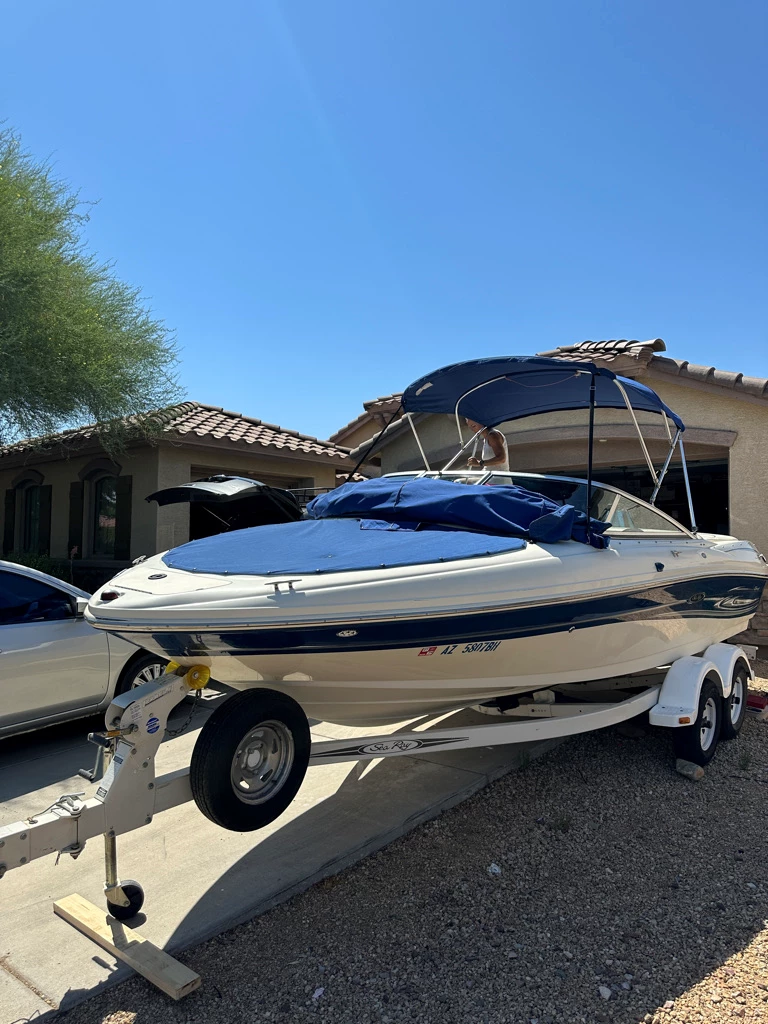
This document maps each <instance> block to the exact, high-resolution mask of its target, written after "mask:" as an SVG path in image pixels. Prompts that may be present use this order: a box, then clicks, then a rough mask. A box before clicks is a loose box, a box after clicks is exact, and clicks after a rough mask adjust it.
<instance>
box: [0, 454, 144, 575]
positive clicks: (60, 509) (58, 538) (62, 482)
mask: <svg viewBox="0 0 768 1024" xmlns="http://www.w3.org/2000/svg"><path fill="white" fill-rule="evenodd" d="M98 457H99V456H98V454H94V453H91V454H89V455H82V456H74V457H72V458H68V459H58V460H56V461H51V462H32V461H30V463H29V466H28V468H29V469H30V470H34V471H36V472H38V473H41V474H42V476H43V480H42V483H43V484H44V485H50V486H51V488H52V490H51V548H50V554H51V557H52V558H68V557H69V551H68V544H69V485H70V484H71V483H72V482H73V481H76V480H79V474H80V472H81V470H83V469H85V467H86V466H87V465H88V464H89V463H91V462H93V460H94V458H98ZM102 457H103V453H102ZM117 463H118V465H119V466H120V467H121V470H120V475H121V476H131V477H132V478H133V481H132V490H131V558H135V557H137V556H138V555H139V554H146V553H147V552H148V550H149V549H152V550H154V537H155V518H156V513H155V508H156V506H155V505H154V504H152V505H149V504H148V503H147V502H146V501H144V497H145V495H147V494H150V493H151V492H152V491H153V490H156V487H157V484H156V480H157V451H156V449H153V448H138V449H135V450H134V451H128V452H123V453H122V454H121V455H119V456H118V457H117ZM24 472H25V467H24V466H18V465H17V466H13V467H10V468H8V469H2V468H0V493H2V494H5V491H6V490H7V489H8V488H10V487H12V486H13V482H14V481H15V480H16V479H17V478H18V477H19V476H20V475H21V474H23V473H24ZM3 517H4V508H3V507H2V506H0V519H2V518H3ZM84 520H85V523H86V526H85V530H86V531H87V530H88V528H89V527H88V525H87V524H88V522H89V517H88V511H87V510H86V512H85V517H84ZM3 525H4V524H3V523H0V533H1V532H2V526H3Z"/></svg>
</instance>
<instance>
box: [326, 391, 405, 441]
mask: <svg viewBox="0 0 768 1024" xmlns="http://www.w3.org/2000/svg"><path fill="white" fill-rule="evenodd" d="M402 397H403V393H402V391H396V392H395V393H394V394H392V395H381V396H380V397H379V398H372V399H371V400H370V401H369V402H363V409H364V412H361V413H360V415H359V416H356V417H355V418H354V419H353V420H350V421H349V423H345V424H344V426H343V427H339V429H338V430H335V431H334V432H333V433H332V434H331V441H336V442H341V441H343V440H344V438H345V437H347V436H348V435H349V434H351V433H352V431H353V430H354V429H355V428H356V427H360V426H362V425H363V424H364V423H370V422H371V420H375V417H376V416H377V415H378V416H379V417H381V416H385V417H387V418H388V417H389V416H391V415H392V413H394V412H397V410H398V409H399V407H400V402H401V400H402ZM381 422H382V424H383V421H381Z"/></svg>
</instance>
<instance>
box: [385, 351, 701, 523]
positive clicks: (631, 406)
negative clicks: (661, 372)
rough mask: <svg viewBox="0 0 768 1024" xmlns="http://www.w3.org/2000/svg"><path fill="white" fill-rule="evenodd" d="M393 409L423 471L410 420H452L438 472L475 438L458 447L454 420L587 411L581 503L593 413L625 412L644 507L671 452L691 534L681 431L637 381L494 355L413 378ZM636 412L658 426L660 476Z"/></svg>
mask: <svg viewBox="0 0 768 1024" xmlns="http://www.w3.org/2000/svg"><path fill="white" fill-rule="evenodd" d="M401 408H402V410H403V411H404V412H405V414H406V418H407V419H408V420H409V422H410V426H411V429H412V430H413V432H414V434H415V436H416V441H417V444H418V447H419V451H420V452H421V455H422V458H423V459H424V464H425V466H426V468H427V469H428V470H429V469H430V468H431V467H430V465H429V461H428V459H427V457H426V454H425V452H424V449H423V447H422V445H421V442H420V439H419V437H418V433H417V431H416V427H415V424H414V419H413V418H414V416H415V415H416V414H424V413H427V414H435V413H444V414H448V415H452V416H454V417H455V419H456V426H457V429H458V433H459V443H460V448H459V451H458V452H457V453H456V455H455V456H454V457H453V458H452V459H451V460H450V461H449V462H448V463H447V464H446V465H445V466H444V467H443V469H444V470H446V469H449V468H450V467H451V466H453V465H454V464H455V463H456V462H457V461H458V460H459V459H460V458H461V456H462V454H463V453H464V452H465V451H466V450H467V448H469V446H470V445H471V444H472V443H473V442H476V440H477V439H478V437H479V432H478V433H476V434H474V435H473V436H472V437H471V438H470V439H469V440H468V441H467V442H465V441H464V438H463V434H462V430H461V418H462V417H465V418H467V419H471V420H474V421H475V422H476V423H482V424H483V426H484V427H495V426H497V425H498V424H499V423H504V422H505V421H507V420H516V419H522V418H524V417H526V416H535V415H540V414H542V413H546V412H559V411H564V410H574V409H587V410H588V411H589V455H588V474H587V489H588V497H589V498H591V490H592V464H593V447H594V429H595V409H600V408H602V409H623V408H625V409H627V411H628V412H629V414H630V416H631V417H632V422H633V424H634V426H635V429H636V431H637V436H638V438H639V441H640V445H641V448H642V451H643V456H644V458H645V461H646V463H647V465H648V469H649V472H650V474H651V478H652V480H653V483H654V492H653V496H652V498H651V504H653V503H654V502H655V500H656V498H657V496H658V493H659V489H660V487H661V484H662V481H663V479H664V476H665V474H666V472H667V470H668V468H669V464H670V462H671V460H672V455H673V453H674V450H675V448H676V447H677V446H679V448H680V455H681V457H682V461H683V475H684V478H685V487H686V494H687V497H688V507H689V511H690V516H691V527H692V530H693V532H694V533H695V532H696V520H695V517H694V512H693V504H692V501H691V490H690V484H689V481H688V469H687V466H686V463H685V451H684V448H683V437H682V435H683V431H684V430H685V424H684V423H683V421H682V420H681V419H680V417H679V416H678V415H677V413H675V412H673V411H672V409H670V408H669V406H667V405H666V404H665V403H664V402H663V401H662V400H661V398H659V396H658V395H657V394H656V392H655V391H653V390H651V388H649V387H646V386H645V385H644V384H640V383H639V382H638V381H635V380H630V379H629V378H625V377H619V376H617V375H616V374H615V373H612V372H611V370H608V369H606V368H605V367H599V366H596V365H595V364H594V363H591V362H587V361H585V362H571V361H569V360H564V359H551V358H548V357H546V356H500V357H497V358H492V359H473V360H469V361H467V362H463V363H452V364H451V365H450V366H444V367H443V368H442V369H439V370H435V371H434V373H430V374H428V375H426V376H425V377H420V378H419V380H417V381H414V383H413V384H411V385H410V386H409V387H408V388H406V390H405V392H404V393H403V398H402V405H401ZM638 410H639V411H642V412H653V413H658V414H659V415H660V416H661V417H662V420H663V422H664V426H665V429H666V434H667V439H668V441H669V451H668V453H667V456H666V459H665V461H664V465H663V467H662V469H661V472H660V473H657V472H656V468H655V467H654V465H653V461H652V459H651V456H650V453H649V451H648V447H647V445H646V443H645V439H644V437H643V434H642V431H641V429H640V425H639V423H638V421H637V416H636V411H638ZM399 411H400V409H398V410H397V412H399ZM395 415H397V413H395ZM392 419H394V416H393V417H392ZM392 419H391V420H390V423H391V422H392ZM670 423H672V424H674V427H675V433H674V435H673V434H672V430H671V429H670ZM388 426H389V423H388V424H387V427H388ZM387 427H385V428H384V430H383V431H382V433H381V434H380V435H379V436H378V437H377V438H376V440H375V441H374V443H373V445H372V446H371V448H370V449H368V451H367V452H366V454H365V457H367V456H368V455H369V454H370V452H371V450H372V449H373V447H375V445H376V443H377V442H378V440H379V439H380V438H381V437H382V436H383V434H384V433H385V431H386V429H387Z"/></svg>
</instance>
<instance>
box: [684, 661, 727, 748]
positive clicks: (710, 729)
mask: <svg viewBox="0 0 768 1024" xmlns="http://www.w3.org/2000/svg"><path fill="white" fill-rule="evenodd" d="M722 719H723V699H722V696H721V694H720V688H719V687H718V685H717V684H716V683H715V682H714V681H713V680H712V679H705V680H704V683H703V685H702V687H701V694H700V696H699V711H698V714H697V715H696V721H695V722H694V723H693V725H688V726H685V727H684V728H682V729H675V730H674V744H675V754H676V755H677V757H680V758H682V759H683V760H684V761H692V762H693V763H694V764H700V765H705V764H709V762H710V761H711V760H712V758H713V757H714V756H715V751H716V750H717V741H718V739H719V738H720V728H721V724H722Z"/></svg>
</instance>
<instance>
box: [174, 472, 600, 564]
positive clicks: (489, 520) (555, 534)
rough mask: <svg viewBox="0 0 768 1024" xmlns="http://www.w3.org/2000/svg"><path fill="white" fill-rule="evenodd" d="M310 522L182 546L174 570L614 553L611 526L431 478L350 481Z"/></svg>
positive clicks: (530, 499) (521, 495)
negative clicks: (577, 545)
mask: <svg viewBox="0 0 768 1024" xmlns="http://www.w3.org/2000/svg"><path fill="white" fill-rule="evenodd" d="M307 513H308V515H309V516H310V518H309V519H306V520H303V521H302V522H298V523H279V524H275V525H267V526H256V527H252V528H251V529H248V530H235V531H233V532H232V533H220V534H217V535H216V536H214V537H205V538H203V539H202V540H193V541H191V542H190V543H189V544H182V546H181V547H178V548H174V549H173V550H172V551H169V552H168V553H167V554H165V555H164V556H163V561H164V562H165V564H166V565H167V566H169V568H171V569H184V570H185V571H187V572H206V573H218V574H221V575H223V576H230V575H246V576H251V575H254V576H256V575H258V576H276V575H280V576H285V575H286V574H290V573H299V574H300V575H309V574H311V573H325V572H344V571H350V570H354V569H376V568H382V569H386V568H394V567H396V566H403V565H420V564H423V563H425V562H450V561H454V560H455V559H461V558H477V557H479V556H481V555H493V554H499V553H500V552H503V551H517V550H519V549H520V548H524V547H525V541H526V540H533V541H541V542H542V543H547V544H554V543H556V542H557V541H562V540H571V539H572V540H578V541H582V542H589V543H591V544H592V545H593V546H594V547H606V546H607V543H608V541H607V539H606V538H605V537H603V536H602V534H603V532H604V531H605V529H606V528H607V524H606V523H602V522H600V521H599V520H597V519H593V520H591V526H592V532H591V536H590V537H587V530H586V525H587V517H586V516H585V515H584V513H583V512H579V511H577V510H576V509H575V508H574V507H573V506H572V505H558V504H557V503H556V502H554V501H551V500H550V499H549V498H545V497H543V496H542V495H541V494H535V493H534V492H533V491H528V490H526V489H525V488H524V487H515V486H511V487H478V486H476V485H472V484H459V483H454V482H452V481H449V480H436V479H434V478H432V477H421V478H416V479H413V478H411V479H406V480H403V478H402V477H400V478H398V477H381V478H380V479H378V480H365V481H363V482H361V483H352V484H344V485H343V486H342V487H338V488H336V490H334V491H331V492H330V493H328V494H322V495H319V496H318V497H317V498H315V499H314V500H313V501H311V502H310V504H309V505H308V506H307Z"/></svg>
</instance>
